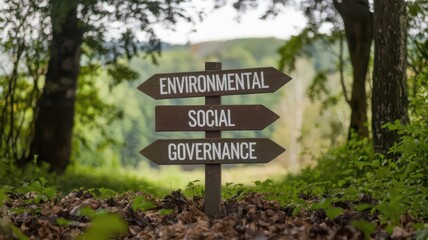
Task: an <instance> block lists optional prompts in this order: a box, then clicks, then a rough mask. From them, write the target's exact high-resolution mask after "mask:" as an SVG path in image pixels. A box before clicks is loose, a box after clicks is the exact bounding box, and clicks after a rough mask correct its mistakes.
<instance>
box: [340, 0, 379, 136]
mask: <svg viewBox="0 0 428 240" xmlns="http://www.w3.org/2000/svg"><path fill="white" fill-rule="evenodd" d="M334 6H335V8H336V10H337V11H338V12H339V14H340V15H341V16H342V19H343V22H344V25H345V35H346V41H347V44H348V49H349V55H350V57H351V64H352V69H353V81H352V95H351V99H350V101H349V105H350V107H351V123H350V125H349V136H351V133H352V132H356V133H357V134H358V135H359V136H361V137H368V136H369V130H368V126H367V94H366V85H365V84H366V76H367V68H368V64H369V59H370V47H371V43H372V39H373V29H372V22H373V17H372V13H371V12H370V9H369V3H368V1H367V0H362V1H358V0H347V1H341V2H340V3H339V2H338V1H337V0H335V1H334ZM344 94H346V93H344Z"/></svg>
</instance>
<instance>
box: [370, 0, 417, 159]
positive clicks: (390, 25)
mask: <svg viewBox="0 0 428 240" xmlns="http://www.w3.org/2000/svg"><path fill="white" fill-rule="evenodd" d="M374 9H375V14H374V16H375V17H374V40H375V59H374V70H373V97H372V115H373V121H372V127H373V143H374V149H375V151H376V152H378V153H382V154H387V153H388V151H389V149H390V147H392V146H393V145H394V143H395V142H397V141H398V140H399V135H398V133H397V132H396V131H390V130H388V129H387V128H383V127H382V126H383V125H384V124H386V123H391V122H394V121H396V120H399V121H400V122H401V123H402V124H407V123H408V122H409V117H408V113H407V107H408V100H407V89H406V88H407V86H406V67H407V66H406V65H407V62H406V57H407V56H406V55H407V52H406V51H407V48H406V33H407V25H406V4H405V2H404V0H375V1H374ZM391 157H396V156H391Z"/></svg>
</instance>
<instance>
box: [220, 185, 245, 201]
mask: <svg viewBox="0 0 428 240" xmlns="http://www.w3.org/2000/svg"><path fill="white" fill-rule="evenodd" d="M245 189H246V188H245V187H244V184H242V183H230V182H227V183H226V185H225V186H224V187H222V189H221V194H222V197H223V199H231V198H238V197H239V196H241V195H242V193H243V192H244V191H245Z"/></svg>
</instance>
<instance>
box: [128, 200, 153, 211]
mask: <svg viewBox="0 0 428 240" xmlns="http://www.w3.org/2000/svg"><path fill="white" fill-rule="evenodd" d="M154 207H155V204H153V203H152V202H150V201H148V200H146V199H145V198H144V197H143V196H137V197H135V199H134V202H133V203H132V210H134V211H137V210H141V211H143V212H144V211H147V210H149V209H152V208H154Z"/></svg>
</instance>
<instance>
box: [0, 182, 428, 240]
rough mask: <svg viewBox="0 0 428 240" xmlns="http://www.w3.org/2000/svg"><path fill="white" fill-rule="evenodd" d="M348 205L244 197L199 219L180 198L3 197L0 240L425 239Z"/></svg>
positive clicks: (195, 208)
mask: <svg viewBox="0 0 428 240" xmlns="http://www.w3.org/2000/svg"><path fill="white" fill-rule="evenodd" d="M306 201H314V200H313V199H307V200H306ZM324 203H325V202H324V201H320V203H317V204H318V205H319V206H321V205H322V204H324ZM318 205H315V206H318ZM324 205H325V204H324ZM329 205H330V204H329ZM351 205H352V203H349V202H339V203H333V204H331V205H330V208H328V207H327V208H326V207H314V208H313V209H310V208H309V209H305V208H303V209H301V210H299V211H295V206H292V205H288V206H281V205H280V203H278V202H277V201H273V200H267V199H266V197H265V196H264V195H263V194H260V193H247V194H245V195H244V196H241V197H240V198H239V199H237V198H231V199H228V200H226V201H224V202H223V203H222V211H221V213H220V215H219V216H216V218H214V219H210V218H209V217H208V216H207V215H206V214H205V213H204V212H203V209H204V199H203V198H201V197H199V196H194V197H193V199H188V198H186V197H185V196H184V195H183V193H182V192H181V191H173V192H171V193H170V194H169V195H167V196H165V197H164V198H163V199H156V198H154V197H153V196H151V195H150V194H146V193H142V192H127V193H123V194H116V195H114V196H113V195H109V197H105V198H99V197H96V196H94V193H93V192H91V191H83V190H79V191H73V192H71V193H69V194H68V195H66V196H63V197H61V198H60V197H56V198H52V199H40V198H39V197H38V196H37V194H35V193H32V192H29V193H27V194H14V193H8V198H6V200H5V201H4V204H3V206H2V208H1V212H0V213H1V218H0V239H61V240H62V239H64V240H68V239H89V240H91V239H260V240H261V239H300V240H305V239H413V238H415V237H417V236H421V234H425V235H426V231H419V232H421V234H419V235H415V233H418V232H416V231H415V229H413V228H412V226H413V225H412V223H413V224H414V222H413V219H412V217H411V216H410V215H407V216H406V215H403V216H402V217H401V218H400V226H396V227H395V228H393V229H392V232H391V233H388V231H387V229H386V228H385V226H384V225H383V224H382V223H381V221H380V219H379V216H378V214H377V213H376V212H374V213H371V212H370V210H369V209H365V208H363V209H364V210H362V211H355V210H353V208H352V207H351ZM331 206H332V207H331ZM365 207H367V206H365ZM329 209H330V210H329ZM331 209H332V210H331ZM329 211H330V212H329Z"/></svg>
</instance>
